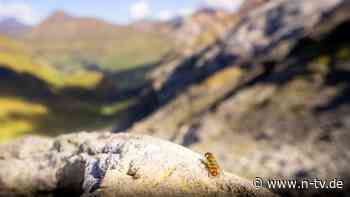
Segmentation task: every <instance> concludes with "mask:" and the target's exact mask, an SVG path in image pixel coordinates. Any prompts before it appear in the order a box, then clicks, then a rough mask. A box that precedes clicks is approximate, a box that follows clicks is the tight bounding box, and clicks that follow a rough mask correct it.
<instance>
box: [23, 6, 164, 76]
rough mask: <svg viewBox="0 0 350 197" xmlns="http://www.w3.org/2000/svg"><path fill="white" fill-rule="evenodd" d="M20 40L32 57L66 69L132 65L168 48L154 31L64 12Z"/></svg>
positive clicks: (135, 65) (147, 60) (157, 54)
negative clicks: (139, 29)
mask: <svg viewBox="0 0 350 197" xmlns="http://www.w3.org/2000/svg"><path fill="white" fill-rule="evenodd" d="M22 41H23V42H24V43H25V45H26V48H27V50H28V51H31V52H32V53H33V55H34V57H40V58H45V59H47V60H49V61H50V63H52V64H53V65H55V66H58V67H61V68H64V69H67V70H70V69H72V67H74V68H76V67H82V66H89V65H97V66H98V67H100V68H105V69H111V70H121V69H127V68H135V67H137V66H142V65H144V64H148V63H152V62H154V61H157V60H158V59H159V58H160V57H161V56H162V55H163V54H164V53H166V52H167V51H168V50H169V49H170V47H171V44H170V43H171V42H170V41H169V40H168V39H167V38H166V37H165V36H163V35H160V34H159V33H156V31H155V32H141V31H138V30H136V29H135V28H132V27H128V26H119V25H114V24H110V23H108V22H105V21H103V20H98V19H94V18H81V17H73V16H69V15H67V14H66V13H64V12H56V13H55V14H53V15H52V16H50V17H48V18H47V19H46V20H45V21H44V22H42V23H41V24H39V25H38V26H37V27H35V28H33V30H32V31H31V32H30V33H28V34H26V35H24V36H23V38H22Z"/></svg>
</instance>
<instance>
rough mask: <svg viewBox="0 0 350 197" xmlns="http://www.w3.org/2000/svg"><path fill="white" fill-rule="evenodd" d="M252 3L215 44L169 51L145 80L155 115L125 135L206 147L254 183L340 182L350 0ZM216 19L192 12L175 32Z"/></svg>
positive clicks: (349, 109) (349, 84)
mask: <svg viewBox="0 0 350 197" xmlns="http://www.w3.org/2000/svg"><path fill="white" fill-rule="evenodd" d="M256 2H257V3H253V2H251V4H249V5H248V4H246V5H244V7H242V10H241V11H239V12H238V13H236V14H233V15H231V17H232V18H231V19H228V20H227V25H226V26H225V25H222V27H224V28H223V29H222V31H223V32H222V33H221V34H220V35H219V36H214V41H212V42H203V43H205V44H204V45H205V46H204V47H198V48H197V47H196V45H191V46H188V47H189V48H190V49H192V51H190V52H189V53H188V54H185V55H184V54H177V55H173V54H172V55H169V56H168V58H166V59H165V60H164V61H163V65H162V66H160V67H159V68H157V69H156V70H155V71H154V72H153V74H152V76H151V77H152V79H153V92H152V94H153V95H155V96H154V97H155V98H154V100H155V102H153V103H155V105H154V106H153V107H154V110H153V111H154V113H151V114H149V115H148V116H145V117H144V119H143V120H142V121H139V122H136V123H135V124H134V125H133V127H132V128H130V129H129V130H127V131H128V132H133V133H143V134H150V135H154V136H158V137H162V138H164V139H167V140H171V141H174V142H176V143H179V144H182V145H184V146H187V147H190V148H191V149H193V150H196V151H198V152H207V151H208V150H210V151H211V152H213V153H214V154H216V155H217V157H218V158H219V162H220V164H221V165H222V166H224V168H225V169H230V170H231V171H233V172H234V173H236V174H238V175H241V176H243V177H247V178H251V179H253V178H255V177H256V176H261V177H280V178H283V179H287V178H290V177H296V178H299V179H303V178H314V177H318V178H324V179H331V178H333V177H340V178H341V179H344V180H347V179H348V178H349V177H350V174H349V172H350V170H349V167H348V165H347V164H348V163H349V161H350V157H348V156H344V155H348V154H349V151H350V146H349V143H348V141H349V139H350V136H349V132H348V131H349V129H350V124H349V120H350V102H349V101H350V80H349V79H350V72H349V70H350V69H349V65H350V40H349V37H348V35H349V32H350V14H349V12H348V10H349V9H350V3H349V1H346V0H340V1H339V0H322V1H321V2H320V1H317V2H316V1H303V0H295V1H289V0H269V1H264V2H261V1H256ZM260 2H261V3H260ZM248 8H249V9H248ZM213 13H215V14H213ZM325 13H327V14H326V15H325ZM213 16H215V17H213ZM219 16H221V15H218V14H217V12H211V11H209V12H208V11H205V12H199V13H197V14H195V15H193V16H192V17H190V18H189V19H188V20H185V21H186V22H185V23H184V24H186V23H187V24H188V25H184V24H183V25H181V26H180V29H182V30H183V31H184V32H187V33H182V32H179V34H181V33H182V35H183V36H182V37H183V38H184V39H185V38H187V37H186V35H189V36H188V37H191V36H190V35H191V33H188V32H194V33H193V35H197V36H201V35H202V34H203V32H210V31H208V29H209V28H212V27H213V26H214V27H215V25H218V22H219V24H220V22H221V23H222V24H225V23H223V21H224V20H223V19H219V18H220V17H219ZM228 16H230V15H228ZM223 18H225V17H223ZM214 19H217V20H216V21H215V20H214ZM211 21H212V22H211ZM214 21H215V22H214ZM207 23H208V24H210V25H208V26H206V24H207ZM189 24H191V25H189ZM200 27H206V28H200ZM219 27H220V26H219ZM225 27H227V28H225ZM196 28H198V29H196ZM218 29H220V28H218ZM186 30H188V31H186ZM210 35H216V34H210ZM197 36H194V38H196V37H197ZM197 38H198V37H197ZM184 46H186V45H184ZM145 105H148V106H149V103H145ZM349 188H350V185H348V184H347V185H346V189H344V190H341V191H340V192H339V193H340V195H339V196H347V195H348V193H349ZM315 192H319V191H315ZM307 194H308V193H307ZM307 194H306V195H305V196H308V195H307ZM310 194H311V193H310ZM283 196H284V195H283ZM286 196H303V195H300V194H299V193H296V194H295V195H286ZM310 196H311V195H310ZM313 196H329V195H327V194H325V195H320V194H315V195H313Z"/></svg>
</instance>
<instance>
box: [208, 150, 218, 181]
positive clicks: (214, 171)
mask: <svg viewBox="0 0 350 197" xmlns="http://www.w3.org/2000/svg"><path fill="white" fill-rule="evenodd" d="M204 157H205V158H206V161H205V162H204V164H205V165H206V167H207V170H208V175H209V176H213V177H216V176H219V175H220V167H219V164H218V162H217V161H216V159H215V157H214V155H213V154H212V153H205V154H204Z"/></svg>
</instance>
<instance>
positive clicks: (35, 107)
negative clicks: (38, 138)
mask: <svg viewBox="0 0 350 197" xmlns="http://www.w3.org/2000/svg"><path fill="white" fill-rule="evenodd" d="M0 51H1V53H0V68H3V69H8V70H12V71H15V72H16V73H18V75H19V76H20V75H21V73H22V74H23V73H25V74H28V75H30V76H33V77H35V78H37V79H39V80H42V82H43V83H47V84H48V85H49V86H50V89H52V90H53V91H55V92H59V91H60V90H61V89H64V88H67V87H75V88H81V89H83V90H89V89H93V88H95V86H96V85H97V84H98V82H99V81H100V79H101V78H102V75H101V74H100V73H96V72H90V71H84V70H78V71H76V72H74V73H71V74H69V75H67V74H65V73H62V72H61V71H59V70H57V69H56V68H55V67H53V66H50V65H49V64H48V63H47V62H45V61H42V60H41V61H40V60H38V59H37V60H34V59H33V58H31V56H30V55H28V54H26V53H25V51H24V50H23V46H22V45H21V44H19V43H18V42H14V41H12V40H10V39H8V38H6V37H0ZM6 83H8V82H6ZM9 83H10V84H11V83H15V81H12V82H9ZM4 88H6V90H0V142H3V141H7V140H8V139H12V138H14V137H18V136H21V135H23V134H28V133H41V134H45V135H54V134H57V133H60V132H62V131H64V132H69V131H76V130H78V129H89V128H98V127H101V126H102V125H103V126H106V125H108V124H112V123H114V121H115V117H116V116H117V114H116V112H118V111H121V110H123V109H124V108H126V107H127V106H128V105H129V104H130V102H133V101H131V100H127V101H125V102H122V103H120V102H117V103H112V104H110V105H102V104H98V103H97V104H96V103H94V104H91V103H88V102H85V101H82V100H76V99H73V100H72V99H71V98H65V96H64V95H60V96H57V98H55V100H49V99H47V98H43V99H39V100H33V98H28V97H23V96H19V95H18V94H17V93H18V92H21V90H15V89H16V85H13V87H8V86H6V85H5V87H4ZM11 88H12V89H11ZM16 92H17V93H16Z"/></svg>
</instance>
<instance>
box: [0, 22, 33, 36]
mask: <svg viewBox="0 0 350 197" xmlns="http://www.w3.org/2000/svg"><path fill="white" fill-rule="evenodd" d="M30 29H31V26H29V25H26V24H24V23H21V22H20V21H18V20H17V19H16V18H4V19H2V20H0V34H3V35H6V36H9V37H18V36H21V35H23V34H24V33H26V32H28V31H29V30H30Z"/></svg>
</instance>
